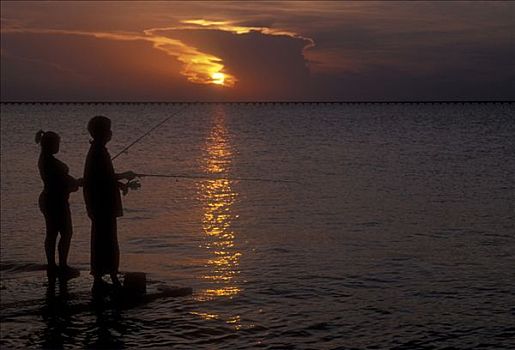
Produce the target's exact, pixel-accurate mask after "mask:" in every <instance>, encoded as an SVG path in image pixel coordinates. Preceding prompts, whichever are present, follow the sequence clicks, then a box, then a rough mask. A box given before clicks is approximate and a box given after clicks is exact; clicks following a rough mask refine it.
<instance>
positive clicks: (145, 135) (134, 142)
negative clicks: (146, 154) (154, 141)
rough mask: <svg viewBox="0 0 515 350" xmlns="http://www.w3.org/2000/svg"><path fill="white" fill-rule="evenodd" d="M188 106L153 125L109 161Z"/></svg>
mask: <svg viewBox="0 0 515 350" xmlns="http://www.w3.org/2000/svg"><path fill="white" fill-rule="evenodd" d="M188 107H189V106H185V107H184V108H181V109H179V110H178V111H176V112H175V113H172V115H170V116H169V117H167V118H165V119H164V120H163V121H161V122H160V123H159V124H157V125H155V126H154V127H152V128H151V129H150V130H148V131H147V132H146V133H144V134H143V135H141V136H140V137H138V138H137V139H136V140H134V141H132V142H131V143H130V144H129V145H128V146H126V147H125V148H124V149H122V150H121V151H120V152H118V153H117V154H116V155H115V156H114V157H112V158H111V160H115V159H116V158H118V156H120V155H122V154H123V153H125V152H127V150H128V149H129V148H131V147H132V146H134V145H135V144H136V143H138V142H139V141H140V140H141V139H142V138H144V137H145V136H147V135H148V134H150V133H151V132H152V131H154V130H155V129H157V128H159V127H160V126H161V125H163V124H164V123H166V122H167V121H168V120H170V119H171V118H172V117H175V116H176V115H177V114H179V113H180V112H183V111H185V110H186V109H187V108H188Z"/></svg>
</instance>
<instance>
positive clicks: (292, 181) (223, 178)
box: [136, 174, 300, 184]
mask: <svg viewBox="0 0 515 350" xmlns="http://www.w3.org/2000/svg"><path fill="white" fill-rule="evenodd" d="M136 176H138V177H168V178H182V179H203V180H231V181H260V182H284V183H297V184H300V182H298V181H295V180H274V179H260V178H254V177H219V178H216V177H211V176H202V175H179V174H169V175H164V174H136Z"/></svg>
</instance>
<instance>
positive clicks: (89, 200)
mask: <svg viewBox="0 0 515 350" xmlns="http://www.w3.org/2000/svg"><path fill="white" fill-rule="evenodd" d="M88 131H89V133H90V135H91V137H92V138H93V140H92V141H90V142H91V146H90V149H89V152H88V155H87V158H86V164H85V167H84V200H85V202H86V209H87V212H88V216H89V218H90V219H91V274H92V275H93V277H94V284H93V292H94V293H95V292H96V291H99V290H100V289H101V287H102V286H103V281H102V276H103V275H105V274H109V275H110V276H111V280H112V282H113V285H114V286H115V287H119V286H120V282H119V280H118V276H117V274H118V267H119V263H120V251H119V248H118V236H117V227H116V218H117V217H119V216H122V215H123V209H122V200H121V196H120V190H122V191H127V187H128V185H127V184H124V183H121V182H119V181H118V180H121V179H127V180H129V181H130V180H132V179H134V178H135V177H136V174H134V173H133V172H132V171H127V172H125V173H120V174H117V173H115V172H114V168H113V163H112V161H111V156H110V155H109V152H108V151H107V149H106V144H107V143H108V142H109V141H110V140H111V137H112V131H111V120H110V119H109V118H107V117H104V116H96V117H93V118H92V119H91V120H90V121H89V123H88Z"/></svg>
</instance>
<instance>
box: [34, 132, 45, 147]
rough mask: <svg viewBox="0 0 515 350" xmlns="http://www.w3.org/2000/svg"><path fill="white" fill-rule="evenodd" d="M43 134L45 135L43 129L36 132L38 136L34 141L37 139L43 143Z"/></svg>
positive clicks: (37, 141)
mask: <svg viewBox="0 0 515 350" xmlns="http://www.w3.org/2000/svg"><path fill="white" fill-rule="evenodd" d="M43 135H45V132H44V131H43V130H39V131H38V132H37V133H36V137H35V138H34V141H36V143H37V144H39V143H41V139H42V138H43Z"/></svg>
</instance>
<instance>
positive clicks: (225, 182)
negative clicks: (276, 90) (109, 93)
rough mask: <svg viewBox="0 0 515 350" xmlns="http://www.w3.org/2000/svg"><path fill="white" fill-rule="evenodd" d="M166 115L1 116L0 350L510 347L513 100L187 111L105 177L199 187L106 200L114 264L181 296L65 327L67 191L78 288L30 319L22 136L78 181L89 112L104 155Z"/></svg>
mask: <svg viewBox="0 0 515 350" xmlns="http://www.w3.org/2000/svg"><path fill="white" fill-rule="evenodd" d="M181 108H184V107H182V106H178V105H133V106H124V105H98V106H93V105H48V106H46V105H20V106H15V105H2V113H1V146H2V148H1V195H2V196H1V215H2V216H1V243H2V244H1V262H2V289H1V297H2V299H1V300H2V301H1V303H2V312H1V322H2V325H1V345H3V346H4V347H6V348H20V349H21V348H26V347H29V346H36V347H41V346H49V347H59V346H64V347H65V348H83V347H102V346H107V347H128V348H130V347H138V348H155V347H159V346H162V347H170V346H172V345H173V346H175V347H174V348H195V349H200V348H208V349H216V348H229V349H237V348H258V347H262V348H298V349H336V348H339V349H344V348H360V349H364V348H367V349H383V348H398V349H400V348H403V349H414V348H423V349H426V348H427V349H432V348H438V349H440V348H447V347H454V348H463V349H466V348H467V349H468V348H473V347H478V348H492V349H499V348H513V347H515V317H514V316H515V275H514V272H513V271H514V269H513V267H514V266H515V237H514V233H515V227H514V222H515V217H514V216H515V190H514V183H515V157H514V156H513V155H514V154H515V144H514V142H515V106H514V105H259V106H258V105H255V106H254V105H249V106H244V105H192V106H189V107H187V108H186V109H185V110H182V111H181V112H180V113H178V114H177V115H176V116H174V117H172V119H171V120H170V121H168V122H167V123H166V124H164V125H163V126H162V127H160V128H159V129H157V130H156V131H155V132H153V133H152V134H150V135H149V136H148V137H147V138H145V139H143V140H142V141H141V142H140V143H138V144H137V145H136V146H134V147H133V148H131V150H130V151H129V152H128V154H124V155H122V156H120V157H119V158H118V159H116V161H115V167H116V168H117V170H118V171H125V170H134V171H136V172H141V173H154V174H192V175H209V176H213V177H214V178H217V179H215V180H201V179H196V180H187V179H180V180H179V181H176V180H174V179H168V178H144V179H142V181H141V182H142V188H141V189H140V190H139V191H135V192H131V193H129V195H128V196H127V197H124V198H123V199H124V206H125V216H124V217H123V218H121V219H120V220H119V240H120V248H121V253H122V255H121V259H122V261H121V269H122V270H123V271H145V272H147V273H148V274H149V278H150V279H151V282H152V283H166V284H168V285H179V286H190V287H193V288H194V294H193V295H192V296H191V297H186V298H179V299H170V300H166V301H157V302H154V303H150V304H147V305H145V306H141V307H137V308H133V309H130V310H125V311H122V312H120V313H118V312H115V311H113V310H105V311H104V312H102V313H94V312H91V311H89V312H69V308H68V307H69V306H70V305H73V304H74V303H81V302H85V301H87V300H89V299H88V298H89V297H88V293H87V292H88V291H89V288H90V284H91V279H90V278H89V276H88V261H89V221H88V219H87V218H86V215H85V208H84V205H83V201H82V195H81V193H80V192H79V193H76V194H73V195H72V196H71V200H70V201H71V205H72V211H73V220H74V238H73V242H72V248H71V254H70V261H71V263H72V265H74V266H77V267H79V268H80V269H81V270H83V271H82V276H81V278H79V279H76V280H73V281H71V282H70V283H69V285H68V293H69V294H65V293H64V292H63V293H62V294H61V295H58V299H57V300H58V302H60V303H62V305H61V308H60V309H59V310H60V311H58V312H50V311H48V308H49V304H48V303H49V301H48V300H49V299H46V298H45V293H46V285H45V276H44V273H43V271H40V268H41V264H43V263H44V261H45V260H44V252H43V247H42V244H43V239H44V233H43V232H44V221H43V217H42V215H41V214H40V212H39V210H38V208H37V197H38V195H39V192H40V191H41V187H42V184H41V181H40V179H39V175H38V173H37V166H36V164H37V158H38V153H39V149H38V146H37V145H36V144H35V143H34V133H35V132H36V131H37V130H38V129H40V128H42V129H44V130H54V131H57V132H58V133H59V134H60V135H61V137H62V144H61V152H60V153H59V155H58V157H59V158H60V159H61V160H63V161H65V162H66V163H67V164H68V165H69V166H70V169H71V173H72V174H73V175H75V176H80V175H81V173H82V170H83V163H84V158H85V155H86V152H87V149H88V146H89V143H88V140H89V137H88V135H87V132H86V129H85V126H86V123H87V121H88V120H89V118H91V117H92V116H93V115H96V114H104V115H107V116H109V117H110V118H111V119H112V120H113V129H114V137H113V140H112V142H111V143H110V144H109V149H110V151H111V154H112V155H114V154H115V153H117V151H119V150H121V149H122V148H123V146H124V145H126V144H128V143H129V142H130V141H132V140H134V139H135V138H136V137H138V136H139V135H141V134H142V133H143V132H144V131H146V130H148V129H149V128H150V127H151V126H153V125H155V124H157V123H158V122H160V121H161V120H163V119H164V118H166V116H168V115H171V114H172V113H175V112H176V111H178V110H179V109H181ZM230 177H252V178H257V177H260V178H274V179H293V180H296V181H298V182H299V183H272V182H249V181H234V180H231V179H228V178H230ZM58 294H59V293H58Z"/></svg>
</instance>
